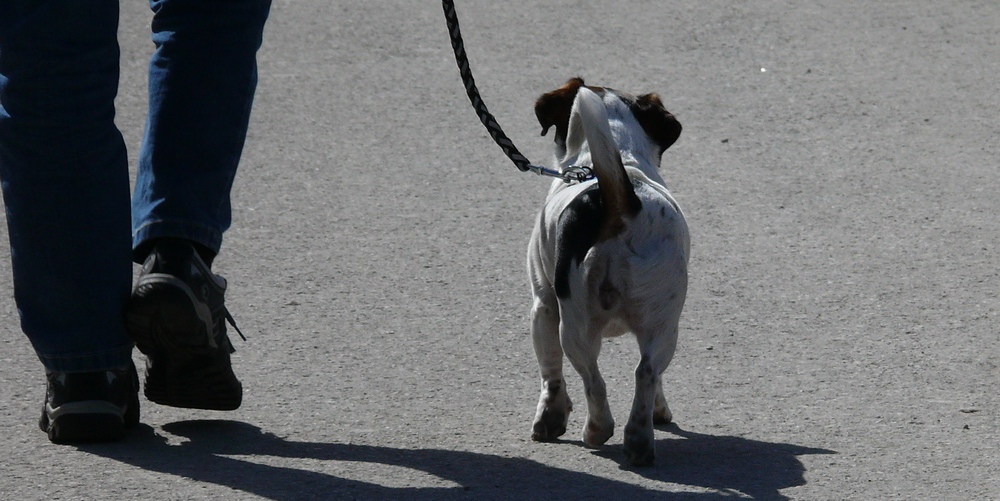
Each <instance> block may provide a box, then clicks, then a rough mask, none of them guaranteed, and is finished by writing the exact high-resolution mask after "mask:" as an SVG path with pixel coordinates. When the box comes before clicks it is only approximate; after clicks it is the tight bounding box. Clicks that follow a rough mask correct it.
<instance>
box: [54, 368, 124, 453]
mask: <svg viewBox="0 0 1000 501" xmlns="http://www.w3.org/2000/svg"><path fill="white" fill-rule="evenodd" d="M45 376H46V379H48V387H47V389H46V391H45V404H44V405H43V406H42V418H41V419H40V420H39V421H38V426H39V427H40V428H41V429H42V431H44V432H46V433H48V434H49V440H51V441H52V442H55V443H70V442H107V441H111V440H118V439H120V438H122V437H124V436H125V432H126V430H128V429H130V428H134V427H135V426H136V425H138V424H139V376H138V375H137V374H136V371H135V364H132V363H131V362H130V363H129V366H128V367H125V368H122V369H115V370H108V371H97V372H59V371H46V372H45Z"/></svg>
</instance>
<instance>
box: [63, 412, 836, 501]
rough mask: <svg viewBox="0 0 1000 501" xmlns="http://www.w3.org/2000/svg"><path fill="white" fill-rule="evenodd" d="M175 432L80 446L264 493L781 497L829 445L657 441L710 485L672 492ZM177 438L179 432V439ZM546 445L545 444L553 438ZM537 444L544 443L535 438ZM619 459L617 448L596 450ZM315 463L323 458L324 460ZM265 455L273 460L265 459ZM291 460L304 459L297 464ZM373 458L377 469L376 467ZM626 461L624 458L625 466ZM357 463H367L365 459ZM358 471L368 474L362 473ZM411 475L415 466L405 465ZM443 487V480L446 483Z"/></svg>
mask: <svg viewBox="0 0 1000 501" xmlns="http://www.w3.org/2000/svg"><path fill="white" fill-rule="evenodd" d="M163 431H164V432H166V433H168V434H170V435H174V436H175V437H174V439H172V440H171V439H169V437H167V436H165V435H162V434H158V433H157V432H156V431H155V430H154V429H153V428H151V427H149V426H147V425H140V429H139V430H138V431H137V432H135V433H133V435H132V436H130V438H129V439H127V440H125V441H123V442H118V443H113V444H100V445H98V444H94V445H84V446H80V449H81V450H83V451H86V452H89V453H92V454H96V455H100V456H103V457H107V458H110V459H114V460H116V461H121V462H123V463H127V464H131V465H134V466H137V467H139V468H143V469H145V470H149V471H155V472H161V473H168V474H171V475H177V476H180V477H184V478H189V479H192V480H196V481H199V482H207V483H212V484H217V485H223V486H228V487H230V488H232V489H236V490H239V491H243V492H246V493H250V494H253V495H257V496H261V497H264V498H269V499H278V500H287V499H407V500H413V499H435V500H437V499H519V500H529V499H557V498H563V499H609V498H627V497H632V496H639V497H638V499H649V498H650V497H657V498H663V497H664V496H668V497H669V498H670V499H732V498H733V497H734V492H740V493H743V494H745V495H749V496H752V497H753V498H757V499H784V498H783V496H781V494H780V493H779V490H780V489H783V488H786V487H793V486H797V485H803V484H805V479H804V477H803V472H804V471H805V468H804V467H803V465H802V463H800V462H799V461H798V459H797V458H796V456H798V455H802V454H831V453H833V452H832V451H827V450H822V449H810V448H806V447H799V446H795V445H788V444H775V443H767V442H758V441H753V440H746V439H741V438H735V437H719V436H711V435H704V434H696V433H689V432H685V431H683V430H681V429H680V428H678V427H676V426H671V427H670V428H669V429H667V431H669V432H670V433H672V434H674V435H677V436H678V437H679V438H672V439H666V440H663V441H661V442H660V443H659V444H658V448H657V449H658V452H659V453H660V454H661V455H662V456H663V457H661V458H658V461H657V464H658V466H657V467H655V468H646V469H636V470H635V471H636V472H637V473H639V474H640V475H643V476H645V477H647V478H649V479H652V480H657V481H660V482H669V483H674V484H683V485H688V486H695V487H702V488H707V489H710V490H711V491H713V492H707V493H691V492H671V489H670V488H669V486H662V487H661V488H653V489H651V488H647V487H644V486H640V485H634V484H630V483H626V482H622V481H618V480H612V479H608V478H604V477H600V476H595V475H591V474H588V473H584V472H578V471H571V470H565V469H562V468H556V467H552V466H548V465H545V464H542V463H539V462H537V461H533V460H530V459H524V458H509V457H500V456H493V455H489V454H479V453H474V452H465V451H454V450H441V449H396V448H391V447H380V446H370V445H356V444H337V443H319V442H296V441H292V440H287V439H284V438H281V437H278V436H276V435H273V434H270V433H266V432H263V431H262V430H261V429H260V428H258V427H256V426H253V425H250V424H246V423H241V422H237V421H182V422H177V423H170V424H167V425H165V426H163ZM177 437H183V438H184V439H186V440H187V441H182V443H180V444H178V445H172V444H171V443H170V442H175V443H176V442H177V440H176V438H177ZM550 445H551V444H550ZM539 447H543V445H541V444H539ZM594 453H595V454H599V455H602V456H603V455H606V456H607V457H609V458H613V459H614V460H618V459H619V457H618V456H620V455H621V451H620V450H619V448H611V447H608V448H604V449H601V450H598V451H595V452H594ZM293 459H296V460H311V462H310V463H309V464H310V465H311V467H315V469H317V470H324V469H326V470H330V469H335V468H333V466H335V465H333V462H338V461H340V462H351V464H355V465H356V464H357V463H369V464H371V465H372V467H371V470H374V471H372V472H371V474H372V475H371V476H367V477H365V480H355V479H351V478H342V477H340V476H337V475H334V474H330V473H325V472H322V471H314V470H311V469H301V468H296V467H289V466H272V465H271V464H274V463H282V464H288V463H289V462H290V460H293ZM316 461H320V462H329V463H326V465H325V466H324V465H323V464H322V463H316ZM267 463H271V464H267ZM297 464H302V463H301V462H299V463H297ZM376 466H377V467H376ZM386 466H389V467H399V468H406V469H410V470H415V471H420V472H423V473H425V474H427V475H429V476H431V477H436V478H435V479H433V480H432V481H430V482H427V483H428V484H429V485H438V486H427V487H421V486H406V485H405V484H406V482H403V484H404V486H400V483H401V482H399V481H398V480H399V479H394V478H390V477H391V475H392V474H391V472H390V473H386V468H385V467H386ZM622 467H623V468H624V467H625V466H622ZM361 470H365V468H364V467H362V468H361ZM361 476H364V475H361ZM407 476H408V477H409V476H412V473H407ZM442 485H443V486H442Z"/></svg>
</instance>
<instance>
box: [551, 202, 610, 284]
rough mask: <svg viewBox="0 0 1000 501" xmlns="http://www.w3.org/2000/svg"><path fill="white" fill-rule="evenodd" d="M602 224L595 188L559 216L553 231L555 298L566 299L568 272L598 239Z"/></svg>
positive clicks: (581, 259)
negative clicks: (554, 231) (554, 236)
mask: <svg viewBox="0 0 1000 501" xmlns="http://www.w3.org/2000/svg"><path fill="white" fill-rule="evenodd" d="M603 223H604V209H603V200H602V199H601V191H600V189H599V188H598V186H597V185H596V184H595V185H593V186H591V187H589V188H587V189H586V190H584V191H583V193H581V194H580V195H579V196H578V197H576V198H575V199H574V200H573V201H572V202H570V203H569V205H568V206H566V209H565V210H564V211H563V213H562V214H560V215H559V223H558V227H557V230H556V234H557V235H558V237H557V238H556V277H555V278H556V280H555V284H554V285H555V289H556V296H557V297H559V298H560V299H566V298H568V297H569V294H570V291H569V272H570V267H571V266H572V265H573V263H574V262H575V263H580V262H582V261H583V258H584V257H585V256H586V255H587V252H588V251H589V250H590V248H591V247H593V246H594V244H596V243H597V239H598V237H599V236H600V232H601V227H602V226H603Z"/></svg>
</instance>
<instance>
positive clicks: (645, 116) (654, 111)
mask: <svg viewBox="0 0 1000 501" xmlns="http://www.w3.org/2000/svg"><path fill="white" fill-rule="evenodd" d="M632 113H633V114H634V115H635V118H636V120H638V121H639V124H640V125H642V130H644V131H646V134H647V135H649V137H650V138H652V139H653V141H655V142H656V144H658V145H660V154H663V152H664V151H666V150H667V148H669V147H670V145H672V144H674V142H675V141H677V138H678V137H680V135H681V123H680V122H678V121H677V119H676V118H674V115H673V114H671V113H670V112H669V111H667V110H666V108H664V107H663V103H662V102H661V101H660V96H658V95H656V94H645V95H642V96H639V97H637V98H636V100H635V105H634V106H633V109H632Z"/></svg>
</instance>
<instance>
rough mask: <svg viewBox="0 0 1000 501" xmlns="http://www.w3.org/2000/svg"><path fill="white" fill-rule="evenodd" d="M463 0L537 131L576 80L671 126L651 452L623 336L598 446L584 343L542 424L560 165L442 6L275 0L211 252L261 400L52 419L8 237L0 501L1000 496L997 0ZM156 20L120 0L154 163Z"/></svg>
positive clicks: (125, 100)
mask: <svg viewBox="0 0 1000 501" xmlns="http://www.w3.org/2000/svg"><path fill="white" fill-rule="evenodd" d="M457 3H458V13H459V16H460V18H461V20H462V30H463V33H464V35H465V38H466V46H467V50H468V52H469V57H470V58H471V62H472V68H473V71H474V72H475V76H476V80H477V82H478V83H479V88H480V90H481V91H482V93H483V97H484V99H485V100H486V102H487V104H488V105H489V106H490V109H491V111H492V112H493V113H494V115H496V117H497V119H498V120H499V122H500V123H501V125H503V127H504V129H505V131H506V132H507V134H508V135H509V136H510V137H511V138H512V139H513V140H514V141H515V143H516V144H517V145H518V147H519V148H520V149H521V151H522V153H524V154H525V155H526V156H527V157H528V158H529V159H531V160H532V161H534V162H536V163H548V162H549V160H550V157H551V155H552V153H551V151H552V150H551V144H550V138H545V137H541V136H539V132H540V127H539V126H538V124H537V122H536V121H535V118H534V114H533V109H532V106H533V103H534V100H535V98H536V97H537V96H538V95H540V94H542V93H543V92H546V91H548V90H551V89H554V88H556V87H558V86H559V85H561V84H562V83H563V82H564V81H565V80H566V79H568V78H569V77H573V76H582V77H584V78H585V79H586V80H587V82H588V83H590V84H594V85H601V86H608V87H613V88H617V89H621V90H624V91H629V92H633V93H645V92H657V93H659V94H660V96H661V98H662V100H663V102H664V103H665V105H666V107H667V109H669V110H670V111H671V112H673V113H674V114H675V115H676V116H677V118H678V119H679V120H680V122H681V123H682V124H683V126H684V132H683V133H682V135H681V137H680V140H679V141H678V142H677V143H676V144H675V145H674V146H673V147H672V148H671V149H670V150H668V151H667V152H666V154H665V155H664V159H663V174H664V178H665V179H666V180H667V184H668V187H669V188H670V190H671V192H672V193H673V194H674V196H675V198H676V199H677V200H678V202H679V203H680V204H681V206H682V207H683V209H684V211H685V213H686V215H687V219H688V223H689V226H690V229H691V234H692V256H691V262H690V272H691V285H690V288H689V295H688V298H687V305H686V308H685V312H684V315H683V317H682V320H681V334H680V346H679V349H678V352H677V354H676V356H675V358H674V362H673V364H672V365H671V366H670V367H669V368H668V369H667V371H666V373H665V376H664V377H665V390H666V395H667V399H668V401H669V402H670V407H671V409H672V410H673V412H674V417H675V420H676V423H675V424H674V425H672V426H670V427H665V428H662V429H660V430H658V431H657V434H656V441H657V454H658V458H657V463H656V465H655V466H654V467H651V468H632V467H630V466H628V465H627V463H626V462H625V461H624V457H623V455H622V454H621V437H622V429H621V427H622V426H623V425H624V422H625V419H626V416H627V413H628V409H629V406H630V402H631V395H632V388H633V383H632V376H633V368H634V366H635V364H636V363H637V361H638V357H637V350H636V349H635V346H634V342H633V341H632V340H631V339H630V338H629V337H622V338H618V339H614V340H610V341H608V342H607V343H606V344H605V346H604V349H603V353H602V357H601V364H602V370H603V372H604V375H605V377H606V379H607V383H608V391H609V395H610V400H611V406H612V411H613V413H614V415H615V417H616V419H617V420H618V428H617V429H616V433H615V435H614V436H613V437H612V438H611V440H610V441H609V443H608V444H607V445H606V446H604V447H601V448H599V449H590V448H587V447H586V446H584V445H583V443H582V440H581V428H582V426H583V423H584V418H585V416H584V414H585V405H584V397H583V390H582V385H581V384H580V380H579V378H578V377H577V376H576V374H575V373H572V372H569V373H568V386H569V391H570V395H571V397H572V398H573V400H574V402H575V403H576V409H577V410H576V411H575V412H574V413H573V414H572V415H571V417H570V430H569V431H568V432H567V434H566V435H565V436H564V440H563V441H560V442H557V443H545V444H543V443H535V442H532V441H531V439H530V429H531V419H532V417H533V414H534V409H535V404H536V400H537V396H538V381H537V367H536V365H535V358H534V354H533V352H532V346H531V341H530V338H529V336H528V321H527V313H528V307H529V304H530V295H529V292H528V287H527V279H526V273H525V263H524V261H525V257H524V256H525V249H526V245H527V242H528V237H529V234H530V231H531V226H532V224H533V222H534V220H535V213H536V211H537V210H538V208H539V206H540V204H541V202H542V200H543V198H544V195H545V192H546V190H547V183H548V181H547V180H546V179H544V178H541V177H538V176H535V175H533V174H524V173H520V172H518V171H517V170H516V169H514V167H513V165H512V164H510V163H509V162H508V161H507V160H506V158H504V157H503V155H502V153H501V152H500V149H499V148H497V147H496V146H495V145H494V144H493V143H492V142H491V140H490V139H489V137H488V135H487V133H486V131H485V129H483V128H482V126H481V124H480V123H479V121H478V118H477V117H476V116H475V114H474V113H473V111H472V108H471V107H470V106H469V104H468V102H467V99H466V97H465V94H464V89H463V87H462V84H461V81H460V80H459V77H458V70H457V68H456V67H455V64H454V61H453V60H452V53H451V47H450V44H449V39H448V33H447V30H446V28H445V24H444V18H443V15H442V12H441V6H440V5H439V4H438V3H435V2H430V1H428V2H390V1H387V0H367V1H365V2H341V1H318V0H295V1H292V0H275V1H274V4H273V7H272V15H271V19H270V21H269V24H268V26H267V28H266V30H265V41H264V46H263V48H262V49H261V51H260V53H259V63H260V85H259V87H258V92H257V100H256V103H255V106H254V111H253V119H252V124H251V128H250V133H249V136H248V138H247V144H246V149H245V151H244V155H243V160H242V163H241V167H240V173H239V175H238V177H237V181H236V186H235V188H234V192H233V200H234V223H233V227H232V229H231V230H230V231H229V232H228V233H227V234H226V237H225V238H226V239H225V242H224V249H223V253H222V254H221V255H220V257H219V258H218V260H217V261H216V263H217V264H216V271H218V272H219V273H221V274H223V275H224V276H226V277H227V279H228V280H229V283H230V290H229V292H228V294H227V305H228V307H229V309H230V311H231V312H232V313H233V315H234V316H235V317H236V320H237V322H238V323H239V325H240V327H241V328H242V330H243V331H244V332H245V333H246V334H247V338H248V340H247V341H246V342H243V341H241V340H236V342H235V344H236V348H237V352H236V354H234V364H235V367H236V372H237V374H238V376H239V377H240V378H241V380H242V381H243V382H244V387H245V395H244V403H243V406H242V407H241V408H240V409H239V410H237V411H233V412H212V411H195V410H185V409H174V408H168V407H162V406H158V405H156V404H153V403H150V402H148V401H145V400H143V402H142V403H143V408H142V423H143V424H142V425H141V427H140V429H139V430H138V431H137V432H136V433H134V434H133V435H132V436H130V437H129V438H128V439H126V440H125V441H122V442H120V443H115V444H108V445H87V446H60V445H53V444H50V443H49V442H48V440H47V439H46V436H45V434H44V433H42V432H40V431H39V430H38V428H37V424H36V420H37V418H38V412H39V407H40V405H41V402H42V398H43V395H44V376H43V372H42V369H41V366H40V364H39V363H38V361H37V359H36V358H35V356H34V354H33V353H32V351H31V349H30V346H29V344H28V342H27V340H26V339H25V338H24V336H23V334H21V332H20V329H19V325H18V319H17V313H16V308H15V307H14V303H13V292H12V285H11V278H10V268H9V267H10V260H9V252H8V250H7V248H6V246H2V249H0V293H2V294H3V296H4V297H3V298H2V300H0V402H3V405H2V407H0V430H2V431H0V450H2V451H4V453H3V455H2V457H0V472H2V473H0V497H2V498H3V499H140V498H141V499H275V500H293V499H408V500H409V499H470V500H471V499H476V500H479V499H518V500H529V499H733V498H736V499H740V498H753V499H808V500H827V499H830V500H838V499H866V500H867V499H956V500H957V499H962V500H965V499H997V498H1000V475H998V474H997V472H1000V455H998V454H997V453H996V451H997V450H998V449H1000V433H998V424H1000V397H998V392H997V390H996V388H997V385H998V383H1000V368H998V362H997V356H998V354H1000V337H998V335H997V328H996V325H997V320H998V312H1000V303H998V294H997V293H998V288H1000V275H998V271H997V264H998V262H1000V261H998V258H997V257H996V252H997V250H998V249H1000V220H998V218H997V212H998V208H1000V197H998V195H997V186H998V184H1000V169H998V167H997V164H998V159H1000V139H998V138H1000V126H998V122H997V116H1000V79H998V78H997V75H1000V57H997V55H998V54H1000V4H997V3H995V2H981V1H980V2H977V1H960V2H931V1H929V0H913V1H906V2H899V1H892V2H888V1H887V2H864V1H855V0H852V1H821V2H810V3H802V2H790V1H781V0H760V1H748V2H726V1H718V0H697V1H695V0H690V1H688V0H685V1H676V2H659V1H652V0H630V1H626V2H617V1H608V0H594V1H588V2H579V1H567V0H556V1H550V2H528V1H522V0H512V1H508V2H491V1H485V0H468V1H464V0H460V1H458V2H457ZM148 26H149V13H148V9H147V8H146V6H145V4H144V3H142V2H139V3H123V4H122V23H121V28H120V40H121V44H122V85H121V90H120V95H119V98H118V102H117V103H118V123H119V126H120V128H121V129H122V131H123V133H124V135H125V137H126V141H127V142H128V145H129V151H130V157H131V159H132V165H133V170H134V165H135V162H134V160H135V155H136V153H137V152H138V146H139V140H140V137H141V134H142V126H143V121H144V114H145V111H146V108H145V97H146V90H145V78H146V76H145V65H146V60H147V58H148V56H149V54H150V52H151V50H152V43H151V42H150V41H149V35H148ZM0 228H2V229H0V233H3V234H4V235H6V225H5V224H4V225H0ZM136 360H137V362H141V360H142V358H141V355H139V354H138V353H137V354H136Z"/></svg>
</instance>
